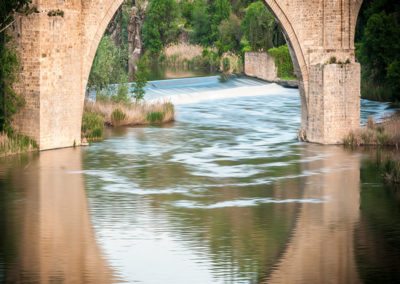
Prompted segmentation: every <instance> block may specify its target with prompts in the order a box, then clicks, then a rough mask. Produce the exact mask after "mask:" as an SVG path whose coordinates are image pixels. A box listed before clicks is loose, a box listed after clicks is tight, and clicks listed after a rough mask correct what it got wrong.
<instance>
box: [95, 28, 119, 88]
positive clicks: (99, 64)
mask: <svg viewBox="0 0 400 284" xmlns="http://www.w3.org/2000/svg"><path fill="white" fill-rule="evenodd" d="M124 52H126V50H124V49H121V48H117V47H116V46H115V44H114V42H113V41H112V40H111V38H110V37H109V36H107V35H106V36H104V37H103V38H102V39H101V41H100V44H99V47H98V48H97V52H96V56H95V58H94V61H93V65H92V70H91V72H90V76H89V82H88V87H89V88H96V89H98V90H99V89H102V88H105V87H107V86H108V85H110V84H115V83H121V82H125V81H126V80H127V67H126V62H125V60H124V58H125V57H127V56H126V55H125V54H124Z"/></svg>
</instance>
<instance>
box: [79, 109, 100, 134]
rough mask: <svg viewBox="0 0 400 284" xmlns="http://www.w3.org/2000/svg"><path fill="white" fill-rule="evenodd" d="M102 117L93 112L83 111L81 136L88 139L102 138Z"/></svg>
mask: <svg viewBox="0 0 400 284" xmlns="http://www.w3.org/2000/svg"><path fill="white" fill-rule="evenodd" d="M103 131H104V117H103V116H101V115H100V114H97V113H93V112H84V113H83V118H82V136H83V137H86V138H87V139H88V140H92V141H93V140H100V139H102V138H103Z"/></svg>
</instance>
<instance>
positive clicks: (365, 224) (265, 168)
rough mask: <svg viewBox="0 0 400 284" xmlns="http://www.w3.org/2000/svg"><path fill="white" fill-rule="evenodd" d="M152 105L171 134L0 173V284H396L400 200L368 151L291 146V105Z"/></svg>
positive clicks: (294, 125)
mask: <svg viewBox="0 0 400 284" xmlns="http://www.w3.org/2000/svg"><path fill="white" fill-rule="evenodd" d="M147 96H148V99H160V97H162V99H167V100H171V101H173V102H174V103H176V111H177V121H176V122H175V123H173V124H169V125H165V126H163V127H148V128H122V129H115V130H113V131H110V132H109V133H108V138H107V139H106V140H105V141H104V142H101V143H96V144H94V145H92V146H91V147H88V148H82V149H64V150H57V151H48V152H42V153H40V155H38V154H35V155H22V156H18V157H10V158H6V159H2V160H1V162H0V190H1V191H0V210H1V211H2V212H1V213H2V214H0V226H1V227H0V228H1V232H2V234H1V237H0V282H9V283H12V282H21V283H32V282H33V283H35V282H65V283H74V282H75V283H83V282H86V283H111V282H125V283H126V282H127V283H328V282H329V283H395V282H398V281H399V280H400V275H399V271H400V269H399V268H400V263H399V259H400V222H399V220H400V210H399V208H400V207H399V200H400V199H399V195H398V191H396V190H395V189H393V188H390V187H387V186H384V185H383V183H382V179H381V176H380V173H379V172H378V170H377V165H376V163H375V162H374V157H373V156H374V154H375V153H374V151H372V152H371V153H366V152H364V153H362V152H354V151H353V152H352V151H348V150H345V149H343V148H342V147H340V146H320V145H313V144H305V143H300V142H298V141H297V139H296V133H297V130H298V128H299V125H300V99H299V95H298V91H297V90H293V89H284V88H281V87H279V86H277V85H274V84H271V85H268V84H265V83H262V82H260V81H255V80H250V79H246V78H236V79H233V80H232V81H230V82H228V83H226V84H222V83H220V82H219V81H218V78H217V77H208V78H202V79H201V80H199V79H184V80H178V81H176V80H174V81H169V80H168V81H163V82H162V81H158V82H153V83H152V84H150V85H149V88H148V95H147ZM362 105H363V113H362V118H363V121H364V122H365V120H366V119H367V117H368V116H369V115H373V116H375V117H376V118H379V117H381V116H382V115H383V114H384V113H390V112H391V111H392V110H390V109H389V108H388V105H386V104H379V103H374V102H367V101H363V102H362Z"/></svg>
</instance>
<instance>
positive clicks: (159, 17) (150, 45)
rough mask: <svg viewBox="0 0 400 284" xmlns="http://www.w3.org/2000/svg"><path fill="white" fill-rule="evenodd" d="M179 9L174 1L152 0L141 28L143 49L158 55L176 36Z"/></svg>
mask: <svg viewBox="0 0 400 284" xmlns="http://www.w3.org/2000/svg"><path fill="white" fill-rule="evenodd" d="M178 19H179V9H178V5H177V3H176V0H152V1H150V4H149V6H148V8H147V11H146V20H145V22H144V24H143V28H142V37H143V43H144V47H145V48H146V49H147V50H148V51H150V52H151V53H155V54H158V53H159V52H160V51H161V50H162V48H163V47H164V46H165V45H167V44H169V43H171V42H173V41H174V40H175V39H176V37H177V34H178V24H177V20H178Z"/></svg>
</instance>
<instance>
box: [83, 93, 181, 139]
mask: <svg viewBox="0 0 400 284" xmlns="http://www.w3.org/2000/svg"><path fill="white" fill-rule="evenodd" d="M174 119H175V110H174V106H173V104H171V103H169V102H157V103H146V102H139V103H132V104H123V103H115V102H112V101H98V102H89V101H86V102H85V108H84V114H83V120H82V137H85V138H87V139H88V140H91V141H93V140H99V139H102V137H103V131H104V125H107V126H111V127H113V126H139V125H149V124H162V123H167V122H171V121H174Z"/></svg>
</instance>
